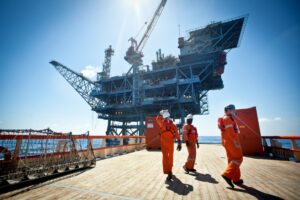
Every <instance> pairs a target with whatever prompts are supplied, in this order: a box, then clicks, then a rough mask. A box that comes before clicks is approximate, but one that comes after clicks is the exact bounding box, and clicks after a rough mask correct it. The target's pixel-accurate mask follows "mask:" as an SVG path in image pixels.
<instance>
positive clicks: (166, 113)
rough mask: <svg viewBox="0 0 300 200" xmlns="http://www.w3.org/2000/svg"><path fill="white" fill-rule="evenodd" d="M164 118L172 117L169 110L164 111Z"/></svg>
mask: <svg viewBox="0 0 300 200" xmlns="http://www.w3.org/2000/svg"><path fill="white" fill-rule="evenodd" d="M162 116H163V118H164V119H166V118H169V117H170V113H169V111H168V110H164V111H163V114H162Z"/></svg>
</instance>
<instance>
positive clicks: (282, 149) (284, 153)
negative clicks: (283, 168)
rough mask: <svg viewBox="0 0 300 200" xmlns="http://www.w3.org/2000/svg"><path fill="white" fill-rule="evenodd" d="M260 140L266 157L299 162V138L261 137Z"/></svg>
mask: <svg viewBox="0 0 300 200" xmlns="http://www.w3.org/2000/svg"><path fill="white" fill-rule="evenodd" d="M261 138H262V143H263V147H264V152H265V154H266V155H268V156H272V157H275V158H279V159H284V160H295V161H296V162H300V145H299V144H300V136H262V137H261ZM297 142H298V143H297Z"/></svg>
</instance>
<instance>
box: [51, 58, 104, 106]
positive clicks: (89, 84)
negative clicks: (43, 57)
mask: <svg viewBox="0 0 300 200" xmlns="http://www.w3.org/2000/svg"><path fill="white" fill-rule="evenodd" d="M50 64H52V65H53V66H54V67H55V69H56V70H57V71H58V72H59V73H60V74H61V75H62V76H63V77H64V78H65V79H66V80H67V81H68V82H69V84H70V85H71V86H72V87H73V88H74V89H75V90H76V92H78V93H79V94H80V96H81V97H82V98H83V99H84V100H85V101H86V102H87V103H88V104H89V105H90V106H91V107H92V109H94V108H96V107H97V106H99V105H98V104H99V101H98V99H96V98H94V97H92V96H90V93H91V92H92V90H93V89H94V88H95V84H94V82H93V81H91V80H90V79H88V78H86V77H84V76H82V75H81V74H79V73H77V72H75V71H73V70H71V69H69V68H68V67H66V66H64V65H62V64H60V63H59V62H57V61H54V60H52V61H51V62H50Z"/></svg>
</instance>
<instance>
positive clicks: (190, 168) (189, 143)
mask: <svg viewBox="0 0 300 200" xmlns="http://www.w3.org/2000/svg"><path fill="white" fill-rule="evenodd" d="M192 123H193V115H192V114H188V116H187V117H186V124H184V125H183V127H182V132H183V141H184V142H185V144H186V147H187V149H188V152H189V156H188V158H187V161H186V163H185V165H184V166H183V169H184V170H185V171H186V172H187V173H189V172H196V169H195V168H194V166H195V161H196V145H197V148H199V143H198V133H197V128H196V127H194V126H193V125H192Z"/></svg>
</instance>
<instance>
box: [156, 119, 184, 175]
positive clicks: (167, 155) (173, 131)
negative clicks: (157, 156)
mask: <svg viewBox="0 0 300 200" xmlns="http://www.w3.org/2000/svg"><path fill="white" fill-rule="evenodd" d="M156 121H157V123H158V125H159V127H160V130H161V133H160V142H161V151H162V155H163V157H162V163H163V171H164V174H168V173H169V172H172V167H173V154H174V139H176V140H177V141H179V140H180V137H179V133H178V129H177V127H176V125H175V124H174V123H173V121H172V120H170V119H163V118H162V117H161V116H160V115H159V116H157V117H156Z"/></svg>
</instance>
